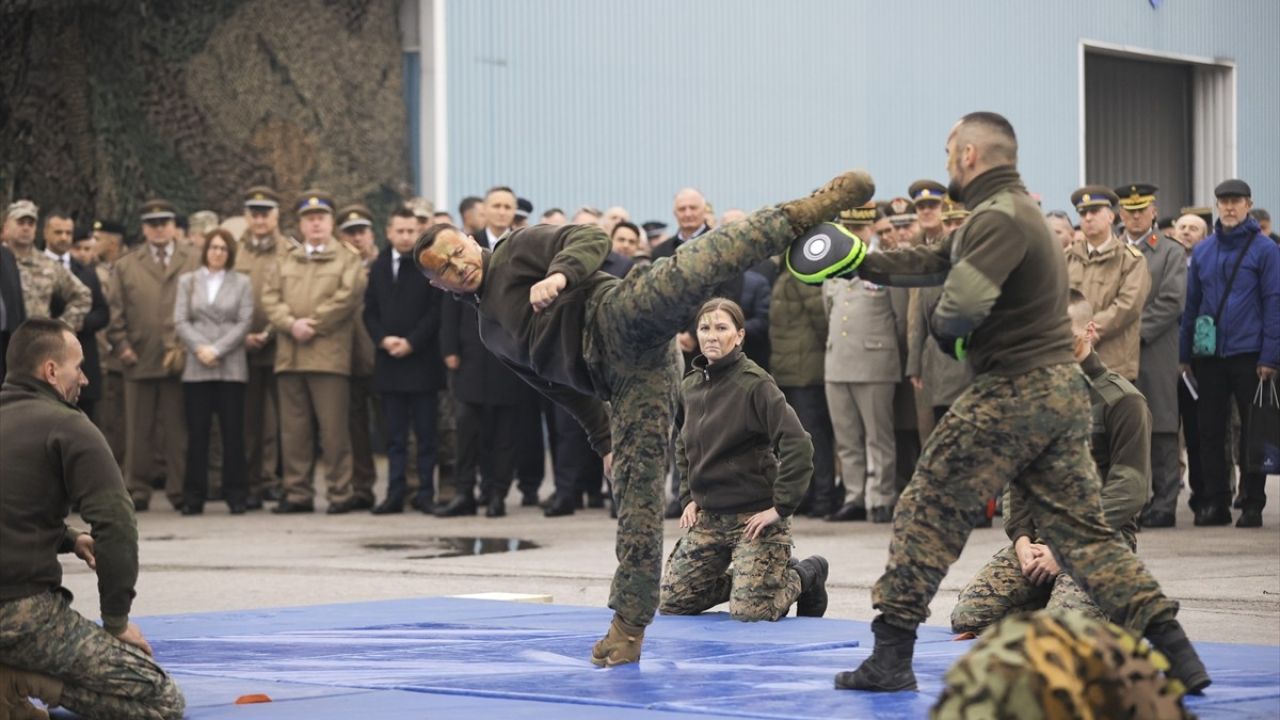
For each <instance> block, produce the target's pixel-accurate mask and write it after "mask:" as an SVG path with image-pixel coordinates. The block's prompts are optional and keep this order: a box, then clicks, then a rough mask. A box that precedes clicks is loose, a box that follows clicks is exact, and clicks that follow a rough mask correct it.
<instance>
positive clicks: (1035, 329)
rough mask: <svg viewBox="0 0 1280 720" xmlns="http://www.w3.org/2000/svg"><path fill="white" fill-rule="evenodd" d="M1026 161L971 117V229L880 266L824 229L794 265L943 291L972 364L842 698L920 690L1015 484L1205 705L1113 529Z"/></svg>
mask: <svg viewBox="0 0 1280 720" xmlns="http://www.w3.org/2000/svg"><path fill="white" fill-rule="evenodd" d="M1017 158H1018V143H1017V139H1016V137H1015V135H1014V132H1013V127H1012V126H1011V125H1010V124H1009V121H1008V120H1006V119H1004V118H1003V117H1001V116H1000V115H997V114H995V113H988V112H978V113H971V114H969V115H966V116H965V117H964V118H963V119H961V120H960V122H958V123H956V126H955V127H954V128H953V129H952V131H951V135H950V137H949V138H948V139H947V170H948V172H949V173H950V175H951V186H952V192H951V197H953V198H957V199H960V200H963V201H964V202H965V203H966V204H967V205H968V206H969V207H970V208H971V209H972V211H973V214H972V215H971V216H970V218H969V222H968V224H966V225H964V226H963V227H961V228H960V229H958V230H956V231H955V232H953V233H952V234H951V235H949V236H948V237H947V238H945V239H944V240H942V241H941V242H939V243H937V244H935V245H930V246H916V247H907V248H901V249H897V250H893V251H888V252H877V253H872V254H870V255H867V254H866V248H865V247H864V246H863V245H862V242H861V240H859V239H857V238H856V237H853V236H849V235H846V234H843V233H841V232H840V231H839V228H838V227H837V226H834V225H830V226H823V228H821V230H820V231H818V232H813V233H809V234H808V235H807V236H806V237H803V238H801V239H799V240H797V241H796V243H795V244H794V245H793V247H792V249H791V250H790V251H789V253H788V256H787V263H788V266H789V267H790V268H791V269H792V272H794V273H795V274H796V275H797V277H800V279H802V280H806V281H808V282H820V281H821V280H823V279H825V278H826V277H839V276H846V277H847V276H851V275H853V274H855V273H856V274H857V275H859V276H861V277H862V278H864V279H866V280H870V281H871V282H876V283H881V284H885V285H937V284H939V283H942V285H943V290H942V297H941V298H940V300H939V302H938V305H937V307H936V308H935V309H934V310H933V312H932V313H931V314H930V321H929V331H930V334H931V335H933V337H934V338H935V339H936V340H937V341H938V343H939V344H940V345H941V346H942V348H943V350H944V351H946V352H948V353H949V354H951V355H952V356H961V357H963V356H964V355H966V354H967V355H968V357H969V360H970V362H971V363H972V365H973V369H974V372H975V374H976V377H975V379H974V382H973V384H972V385H971V386H970V387H969V388H968V389H967V390H965V392H964V394H963V395H961V396H960V397H959V398H958V399H957V400H956V402H955V403H954V404H953V405H952V406H951V408H950V409H949V410H948V411H947V413H946V415H944V416H943V418H942V420H941V422H940V423H939V424H938V427H937V428H936V429H935V430H934V432H933V434H932V435H930V436H929V442H928V444H927V445H926V446H925V448H924V452H923V453H922V454H921V456H920V463H919V465H918V466H917V467H916V471H915V474H914V475H913V476H912V478H911V482H910V484H909V485H908V486H907V489H906V491H905V492H904V493H903V495H902V498H901V500H899V501H898V506H897V511H896V513H895V515H894V518H893V541H892V543H891V544H890V546H889V562H888V567H887V568H886V570H885V573H884V575H882V576H881V577H880V579H879V580H878V581H877V582H876V585H875V588H874V590H873V591H872V604H873V605H874V607H875V608H876V609H878V610H879V611H880V615H879V616H878V617H877V618H876V619H875V621H874V622H872V624H871V629H872V632H873V633H874V634H875V638H876V642H875V649H874V651H873V652H872V654H871V657H869V658H868V659H867V660H866V661H864V662H863V663H862V665H861V667H859V668H858V669H857V670H855V671H853V672H845V673H840V674H839V675H837V676H836V687H838V688H847V689H853V690H906V689H911V688H915V687H916V678H915V673H913V672H912V669H911V657H912V653H913V650H914V646H915V638H916V632H915V631H916V626H917V625H919V624H920V623H922V622H924V620H925V618H927V617H928V615H929V601H930V600H932V599H933V596H934V594H935V593H936V592H937V590H938V585H939V583H941V582H942V578H943V576H944V575H946V572H947V569H948V568H949V567H950V566H951V564H952V563H953V562H955V560H956V558H957V557H958V556H959V555H960V551H961V550H962V549H963V548H964V544H965V540H966V539H967V538H968V537H969V532H970V531H971V530H972V527H973V520H972V513H971V512H970V508H973V507H976V506H977V505H978V504H979V503H981V502H983V501H984V500H986V498H988V497H991V496H992V495H993V494H995V493H996V492H998V491H999V490H1000V488H1001V487H1003V486H1004V484H1005V483H1006V482H1008V483H1009V484H1010V492H1011V493H1012V497H1013V501H1014V502H1015V503H1017V504H1019V505H1022V506H1023V507H1026V508H1027V509H1028V510H1029V511H1030V513H1031V517H1032V518H1033V520H1034V522H1035V525H1036V527H1037V529H1038V530H1039V531H1040V538H1041V540H1042V542H1044V543H1045V544H1046V545H1048V546H1049V547H1051V548H1053V550H1054V552H1055V553H1056V554H1057V555H1058V556H1059V557H1060V559H1061V561H1062V562H1061V565H1062V566H1063V568H1064V569H1066V571H1067V572H1069V573H1070V574H1071V577H1073V578H1074V579H1075V580H1076V581H1077V582H1078V583H1079V584H1080V586H1081V587H1082V588H1084V590H1085V592H1086V593H1088V594H1089V595H1090V596H1091V597H1092V598H1093V600H1094V601H1095V602H1096V603H1097V604H1098V606H1099V607H1100V608H1102V610H1103V611H1104V612H1106V613H1107V615H1108V616H1109V617H1110V618H1111V619H1112V620H1113V621H1114V622H1116V623H1117V624H1119V625H1123V626H1124V627H1127V628H1129V629H1130V630H1132V631H1135V632H1140V633H1143V634H1145V635H1146V636H1147V638H1149V639H1150V640H1151V642H1152V644H1154V645H1155V646H1156V647H1157V648H1158V649H1159V650H1161V651H1162V652H1163V653H1164V654H1165V655H1167V656H1168V658H1169V660H1170V662H1171V665H1172V670H1171V673H1172V675H1173V676H1174V677H1175V678H1176V679H1178V680H1180V681H1181V682H1182V683H1183V684H1184V685H1185V686H1186V689H1187V690H1188V691H1190V692H1193V693H1197V692H1199V691H1201V690H1203V689H1204V688H1205V687H1206V686H1208V685H1209V675H1208V673H1207V672H1206V671H1205V669H1204V665H1203V664H1202V663H1201V662H1200V658H1199V656H1198V655H1197V654H1196V651H1195V648H1193V647H1192V645H1191V642H1190V641H1189V640H1188V639H1187V636H1186V633H1185V632H1184V631H1183V629H1182V626H1181V625H1180V624H1179V623H1178V621H1177V619H1176V615H1177V612H1178V604H1177V603H1176V602H1174V601H1172V600H1170V599H1168V598H1167V597H1165V595H1164V593H1162V592H1161V590H1160V585H1159V584H1158V583H1157V582H1156V580H1155V578H1153V577H1152V576H1151V573H1149V572H1148V571H1147V570H1146V568H1145V567H1144V566H1143V564H1142V562H1141V561H1140V560H1138V558H1137V556H1135V555H1134V554H1133V552H1131V551H1130V550H1129V548H1128V547H1127V546H1126V545H1125V543H1124V541H1123V540H1122V539H1121V537H1120V535H1119V534H1118V533H1117V532H1116V531H1115V530H1113V529H1111V528H1109V527H1107V524H1106V522H1105V521H1104V519H1103V511H1102V503H1101V500H1100V495H1099V492H1100V491H1099V488H1100V481H1099V479H1098V473H1097V469H1096V467H1095V466H1094V463H1093V459H1092V458H1091V457H1090V456H1089V445H1088V439H1089V429H1090V427H1089V419H1090V413H1089V395H1088V386H1087V383H1086V380H1085V377H1084V374H1083V373H1082V372H1081V370H1080V367H1079V366H1078V365H1077V364H1076V362H1075V360H1074V358H1073V357H1072V335H1071V329H1070V326H1069V321H1068V318H1067V272H1066V265H1065V261H1064V259H1063V257H1062V251H1061V246H1060V245H1059V244H1057V243H1055V242H1054V240H1053V238H1052V236H1051V235H1050V233H1049V229H1048V227H1047V226H1046V225H1045V223H1044V220H1043V218H1042V217H1041V215H1040V211H1039V209H1038V208H1037V207H1036V204H1035V202H1033V201H1032V200H1031V197H1030V196H1029V195H1028V194H1027V191H1026V189H1025V188H1024V187H1023V185H1022V180H1021V178H1020V177H1019V175H1018V170H1017Z"/></svg>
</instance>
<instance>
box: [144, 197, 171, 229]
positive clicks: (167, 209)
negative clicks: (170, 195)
mask: <svg viewBox="0 0 1280 720" xmlns="http://www.w3.org/2000/svg"><path fill="white" fill-rule="evenodd" d="M177 217H178V210H177V208H175V207H174V206H173V203H171V202H169V201H168V200H161V199H159V198H156V199H152V200H148V201H146V202H144V203H142V212H141V213H139V214H138V219H139V220H141V221H142V222H144V223H149V222H164V221H165V220H175V219H176V218H177Z"/></svg>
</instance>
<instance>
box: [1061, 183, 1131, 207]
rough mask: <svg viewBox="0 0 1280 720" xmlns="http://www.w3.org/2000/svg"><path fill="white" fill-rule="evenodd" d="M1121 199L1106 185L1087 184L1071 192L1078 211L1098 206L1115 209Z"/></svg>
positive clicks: (1072, 200) (1072, 201)
mask: <svg viewBox="0 0 1280 720" xmlns="http://www.w3.org/2000/svg"><path fill="white" fill-rule="evenodd" d="M1119 201H1120V198H1119V197H1117V196H1116V194H1115V192H1114V191H1113V190H1112V189H1111V188H1109V187H1107V186H1106V185H1085V186H1084V187H1082V188H1080V189H1079V190H1076V191H1075V192H1073V193H1071V204H1072V205H1075V206H1076V212H1080V213H1083V212H1084V211H1085V210H1088V209H1089V208H1096V207H1108V208H1111V209H1112V210H1114V209H1115V207H1116V203H1117V202H1119Z"/></svg>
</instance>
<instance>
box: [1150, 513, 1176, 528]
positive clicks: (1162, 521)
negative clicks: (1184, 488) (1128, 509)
mask: <svg viewBox="0 0 1280 720" xmlns="http://www.w3.org/2000/svg"><path fill="white" fill-rule="evenodd" d="M1177 525H1178V519H1177V518H1175V517H1174V516H1173V513H1167V512H1151V513H1146V514H1144V515H1143V516H1142V527H1144V528H1171V527H1176V526H1177Z"/></svg>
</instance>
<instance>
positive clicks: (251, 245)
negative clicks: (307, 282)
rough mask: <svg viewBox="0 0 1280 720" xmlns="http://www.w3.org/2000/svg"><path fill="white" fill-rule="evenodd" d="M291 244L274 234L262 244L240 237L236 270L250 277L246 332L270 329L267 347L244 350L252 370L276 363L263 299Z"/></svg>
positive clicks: (272, 335)
mask: <svg viewBox="0 0 1280 720" xmlns="http://www.w3.org/2000/svg"><path fill="white" fill-rule="evenodd" d="M293 244H294V242H293V241H292V240H290V239H289V238H287V237H285V236H284V235H282V234H281V233H279V232H277V233H276V234H274V235H272V236H271V237H268V238H266V239H265V240H264V241H263V242H261V243H255V242H254V238H253V235H252V233H250V232H249V231H248V230H246V231H245V233H244V235H242V236H241V237H240V242H239V244H238V246H237V248H236V268H235V269H236V270H237V271H239V272H242V273H244V274H245V275H248V276H249V283H250V285H252V286H253V319H252V320H250V321H249V332H250V333H260V332H262V331H263V330H271V331H272V333H271V336H270V337H269V338H268V339H267V344H266V345H263V346H262V347H261V348H259V349H257V350H253V351H249V350H248V349H246V350H245V357H246V358H247V359H248V361H249V365H250V366H252V367H272V366H274V365H275V364H276V333H275V330H274V328H272V327H271V321H270V320H268V319H267V311H266V308H264V307H263V305H262V296H263V294H264V293H265V292H266V290H267V280H268V279H269V278H270V277H271V273H273V272H275V269H276V264H277V263H278V262H279V261H280V258H281V257H283V256H284V254H285V253H286V252H288V250H289V248H290V247H292V246H293Z"/></svg>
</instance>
